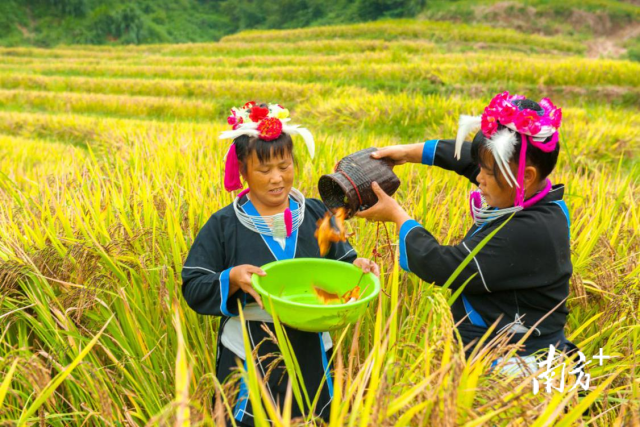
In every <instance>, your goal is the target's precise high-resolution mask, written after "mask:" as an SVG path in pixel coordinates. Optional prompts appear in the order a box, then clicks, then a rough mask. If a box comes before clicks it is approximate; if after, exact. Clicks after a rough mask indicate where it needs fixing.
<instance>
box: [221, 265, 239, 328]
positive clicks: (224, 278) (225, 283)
mask: <svg viewBox="0 0 640 427" xmlns="http://www.w3.org/2000/svg"><path fill="white" fill-rule="evenodd" d="M229 273H231V268H227V269H226V270H224V271H223V272H222V273H220V311H221V312H222V314H223V315H225V316H228V317H234V316H237V314H233V313H231V312H230V311H229V308H228V307H227V303H228V302H229Z"/></svg>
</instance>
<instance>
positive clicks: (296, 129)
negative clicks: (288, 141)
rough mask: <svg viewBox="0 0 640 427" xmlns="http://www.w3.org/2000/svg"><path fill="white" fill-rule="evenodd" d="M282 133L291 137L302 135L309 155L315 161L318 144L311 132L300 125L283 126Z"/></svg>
mask: <svg viewBox="0 0 640 427" xmlns="http://www.w3.org/2000/svg"><path fill="white" fill-rule="evenodd" d="M282 132H284V133H288V134H289V135H300V136H301V137H302V139H303V140H304V143H305V145H306V146H307V150H309V155H310V156H311V158H312V159H313V156H314V155H315V151H316V144H315V141H314V140H313V135H311V132H309V129H307V128H301V127H300V125H285V124H283V125H282Z"/></svg>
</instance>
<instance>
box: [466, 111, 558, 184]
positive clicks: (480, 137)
mask: <svg viewBox="0 0 640 427" xmlns="http://www.w3.org/2000/svg"><path fill="white" fill-rule="evenodd" d="M513 104H514V105H516V106H517V107H519V108H521V109H522V108H527V109H530V110H533V111H536V112H537V113H538V115H542V114H544V110H543V109H542V107H540V105H539V104H538V103H537V102H534V101H531V100H529V99H522V100H517V101H513ZM502 129H505V126H503V125H502V124H498V130H502ZM552 137H553V135H552V136H550V137H548V138H547V139H545V140H544V142H549V141H550V140H551V138H552ZM516 138H517V143H516V145H515V150H514V152H513V155H512V156H511V158H510V159H509V162H510V163H511V162H514V163H516V164H517V163H518V159H519V158H520V149H521V148H522V139H521V136H520V134H516ZM487 142H488V138H486V137H485V136H484V134H483V133H482V131H480V132H478V133H477V134H476V135H475V137H474V138H473V142H472V143H471V157H472V158H473V161H474V162H475V163H477V164H478V165H480V166H482V167H483V168H485V169H487V164H486V162H485V161H484V156H485V153H486V152H487V151H489V149H488V147H487ZM559 153H560V143H559V142H558V144H557V145H556V148H555V150H553V151H551V152H549V153H545V152H544V151H542V150H541V149H539V148H538V147H535V146H533V145H531V144H527V165H530V166H533V167H535V168H536V169H537V171H538V175H539V179H540V180H543V179H545V178H546V177H548V176H549V174H550V173H551V172H552V171H553V169H554V168H555V167H556V163H557V162H558V154H559ZM493 174H494V175H495V176H496V178H498V177H501V176H502V174H501V173H500V168H499V167H498V164H497V163H496V162H494V163H493ZM497 181H498V185H499V186H500V187H502V180H501V179H497Z"/></svg>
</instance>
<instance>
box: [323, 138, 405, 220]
mask: <svg viewBox="0 0 640 427" xmlns="http://www.w3.org/2000/svg"><path fill="white" fill-rule="evenodd" d="M374 151H377V148H375V147H372V148H367V149H364V150H360V151H357V152H355V153H353V154H350V155H348V156H347V157H345V158H343V159H342V160H340V161H339V162H338V164H336V167H335V168H334V173H332V174H328V175H322V176H321V177H320V180H319V181H318V191H319V193H320V197H321V198H322V201H323V202H324V204H325V205H326V206H327V208H329V210H331V211H333V212H335V211H336V210H337V209H338V208H346V209H347V216H346V218H351V217H352V216H353V215H354V214H355V213H356V212H358V211H361V210H365V209H368V208H370V207H371V206H373V205H375V204H376V202H377V201H378V197H377V196H376V194H375V193H374V192H373V190H372V189H371V183H372V182H373V181H375V182H377V183H378V184H379V185H380V187H381V188H382V189H383V190H384V192H385V193H387V194H388V195H390V196H391V195H393V193H395V192H396V190H397V189H398V187H399V186H400V179H398V177H397V176H396V174H395V173H393V170H392V166H393V162H392V161H390V160H386V159H373V158H371V153H373V152H374Z"/></svg>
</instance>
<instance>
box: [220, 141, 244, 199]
mask: <svg viewBox="0 0 640 427" xmlns="http://www.w3.org/2000/svg"><path fill="white" fill-rule="evenodd" d="M241 188H242V182H241V181H240V164H239V163H238V155H237V154H236V144H231V147H230V148H229V152H228V153H227V161H226V163H225V165H224V189H225V190H227V191H229V192H231V191H234V190H239V189H241Z"/></svg>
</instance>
